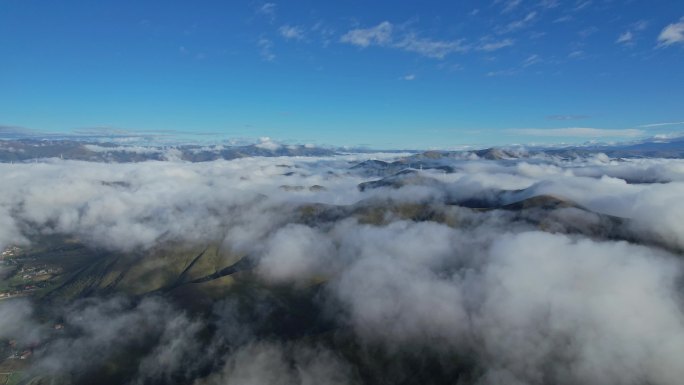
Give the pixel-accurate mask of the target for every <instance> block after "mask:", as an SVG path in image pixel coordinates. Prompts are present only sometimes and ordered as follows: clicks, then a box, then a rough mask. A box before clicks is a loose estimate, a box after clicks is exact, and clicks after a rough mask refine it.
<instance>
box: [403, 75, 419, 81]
mask: <svg viewBox="0 0 684 385" xmlns="http://www.w3.org/2000/svg"><path fill="white" fill-rule="evenodd" d="M401 79H402V80H406V81H411V80H416V75H415V74H408V75H405V76H402V78H401Z"/></svg>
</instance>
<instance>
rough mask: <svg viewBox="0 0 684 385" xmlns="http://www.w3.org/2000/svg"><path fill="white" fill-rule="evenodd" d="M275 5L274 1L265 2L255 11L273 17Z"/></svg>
mask: <svg viewBox="0 0 684 385" xmlns="http://www.w3.org/2000/svg"><path fill="white" fill-rule="evenodd" d="M276 8H277V5H276V4H275V3H265V4H264V5H262V6H261V7H259V8H258V9H257V13H259V14H262V15H266V16H269V17H275V13H276Z"/></svg>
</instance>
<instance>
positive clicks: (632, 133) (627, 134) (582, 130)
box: [508, 127, 644, 138]
mask: <svg viewBox="0 0 684 385" xmlns="http://www.w3.org/2000/svg"><path fill="white" fill-rule="evenodd" d="M508 132H510V133H512V134H516V135H528V136H542V137H568V138H570V137H573V138H618V137H623V138H634V137H638V136H642V135H644V131H642V130H637V129H634V128H626V129H605V128H591V127H567V128H518V129H510V130H508Z"/></svg>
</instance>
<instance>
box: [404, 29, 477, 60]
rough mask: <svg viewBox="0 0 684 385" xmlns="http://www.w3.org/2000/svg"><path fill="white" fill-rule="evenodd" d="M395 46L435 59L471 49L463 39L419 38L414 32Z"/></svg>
mask: <svg viewBox="0 0 684 385" xmlns="http://www.w3.org/2000/svg"><path fill="white" fill-rule="evenodd" d="M395 46H396V47H397V48H400V49H402V50H404V51H408V52H415V53H417V54H420V55H423V56H427V57H430V58H434V59H443V58H444V57H446V56H447V55H449V54H451V53H456V52H466V51H468V49H469V48H468V46H465V45H464V44H463V40H452V41H442V40H430V39H425V38H419V37H417V36H416V35H413V34H409V35H407V36H406V37H405V38H404V39H403V40H401V41H400V42H398V43H397V44H396V45H395Z"/></svg>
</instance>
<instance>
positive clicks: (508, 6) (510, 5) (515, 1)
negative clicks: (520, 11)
mask: <svg viewBox="0 0 684 385" xmlns="http://www.w3.org/2000/svg"><path fill="white" fill-rule="evenodd" d="M520 3H522V0H508V1H506V2H505V4H504V7H503V9H502V10H501V13H509V12H511V11H513V10H514V9H516V8H518V6H519V5H520Z"/></svg>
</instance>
